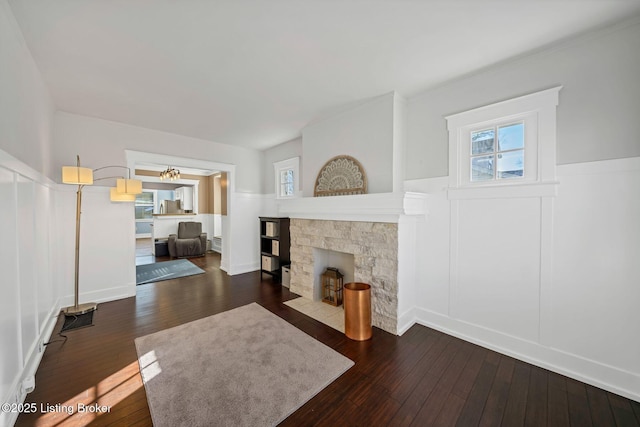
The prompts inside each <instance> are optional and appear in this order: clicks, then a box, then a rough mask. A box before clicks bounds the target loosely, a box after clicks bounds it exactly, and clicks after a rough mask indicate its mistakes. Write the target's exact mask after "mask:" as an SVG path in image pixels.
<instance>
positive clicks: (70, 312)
mask: <svg viewBox="0 0 640 427" xmlns="http://www.w3.org/2000/svg"><path fill="white" fill-rule="evenodd" d="M97 309H98V304H96V303H95V302H87V303H84V304H78V305H72V306H71V307H67V308H63V309H62V312H63V313H64V315H65V316H78V315H80V314H85V313H88V312H90V311H93V310H97Z"/></svg>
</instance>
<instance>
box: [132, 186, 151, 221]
mask: <svg viewBox="0 0 640 427" xmlns="http://www.w3.org/2000/svg"><path fill="white" fill-rule="evenodd" d="M153 197H154V192H153V191H148V190H143V191H142V193H140V194H136V203H135V210H136V219H153Z"/></svg>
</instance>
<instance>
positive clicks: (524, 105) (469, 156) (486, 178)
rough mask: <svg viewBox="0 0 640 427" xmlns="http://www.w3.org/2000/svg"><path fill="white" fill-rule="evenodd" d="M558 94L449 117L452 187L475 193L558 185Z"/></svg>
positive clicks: (527, 97)
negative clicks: (555, 181) (483, 189)
mask: <svg viewBox="0 0 640 427" xmlns="http://www.w3.org/2000/svg"><path fill="white" fill-rule="evenodd" d="M560 89H561V87H557V88H553V89H548V90H543V91H541V92H536V93H533V94H530V95H525V96H522V97H519V98H514V99H510V100H507V101H502V102H498V103H496V104H491V105H487V106H484V107H480V108H476V109H473V110H469V111H465V112H462V113H458V114H454V115H451V116H448V117H447V118H446V119H447V128H448V130H449V187H450V188H460V189H461V188H466V189H469V190H473V189H474V188H481V187H491V186H494V187H504V186H508V185H511V184H518V183H522V184H531V183H536V182H537V183H541V182H545V181H546V182H548V181H550V180H553V179H555V148H556V140H555V125H556V107H557V105H558V92H559V91H560Z"/></svg>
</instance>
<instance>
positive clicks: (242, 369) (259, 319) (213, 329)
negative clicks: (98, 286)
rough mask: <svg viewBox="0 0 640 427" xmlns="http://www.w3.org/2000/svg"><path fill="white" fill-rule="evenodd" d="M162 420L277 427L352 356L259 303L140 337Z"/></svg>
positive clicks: (151, 397) (141, 359) (150, 395)
mask: <svg viewBox="0 0 640 427" xmlns="http://www.w3.org/2000/svg"><path fill="white" fill-rule="evenodd" d="M135 344H136V349H137V352H138V363H139V364H140V372H141V374H142V379H143V382H144V386H145V389H146V392H147V400H148V402H149V408H150V410H151V418H152V419H153V425H154V426H155V427H162V426H171V427H173V426H218V425H220V426H271V425H276V424H278V423H279V422H280V421H282V420H284V419H285V418H286V417H288V416H289V415H290V414H292V413H293V412H294V411H295V410H296V409H298V408H299V407H300V406H302V405H303V404H304V403H305V402H307V401H308V400H309V399H311V398H312V397H313V396H315V395H316V394H317V393H319V392H320V391H321V390H322V389H324V388H325V387H326V386H327V385H329V384H330V383H331V382H333V381H334V380H335V379H336V378H338V377H339V376H340V375H342V373H344V372H345V371H346V370H347V369H349V368H350V367H351V366H353V362H352V361H351V360H349V359H348V358H346V357H344V356H342V355H341V354H339V353H337V352H336V351H334V350H333V349H331V348H329V347H327V346H326V345H324V344H322V343H321V342H319V341H317V340H316V339H314V338H312V337H310V336H309V335H307V334H305V333H304V332H302V331H300V330H299V329H297V328H296V327H294V326H292V325H291V324H289V323H287V322H286V321H285V320H283V319H281V318H280V317H278V316H276V315H275V314H273V313H271V312H270V311H268V310H266V309H264V308H262V307H261V306H259V305H258V304H256V303H252V304H249V305H245V306H243V307H239V308H236V309H233V310H230V311H226V312H224V313H220V314H216V315H214V316H210V317H207V318H204V319H200V320H196V321H194V322H190V323H186V324H184V325H180V326H177V327H175V328H171V329H166V330H164V331H160V332H156V333H154V334H151V335H146V336H144V337H140V338H137V339H136V340H135Z"/></svg>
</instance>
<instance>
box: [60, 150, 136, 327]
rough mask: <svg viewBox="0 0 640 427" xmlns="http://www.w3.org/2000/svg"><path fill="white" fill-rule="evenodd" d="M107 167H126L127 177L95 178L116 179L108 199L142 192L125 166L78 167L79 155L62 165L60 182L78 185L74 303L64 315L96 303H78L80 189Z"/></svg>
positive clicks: (125, 198) (128, 198) (129, 198)
mask: <svg viewBox="0 0 640 427" xmlns="http://www.w3.org/2000/svg"><path fill="white" fill-rule="evenodd" d="M107 168H122V169H127V177H126V178H125V177H123V176H106V177H103V178H97V179H95V181H100V180H104V179H116V187H114V188H111V189H110V199H111V201H112V202H134V201H135V200H136V194H140V193H142V182H141V181H139V180H137V179H131V170H130V169H129V168H127V167H125V166H104V167H101V168H98V169H89V168H83V167H80V156H76V166H63V167H62V182H63V183H64V184H74V185H77V186H78V190H77V191H76V253H75V282H74V304H73V305H72V306H70V307H66V308H64V309H63V310H62V311H63V312H64V315H65V316H78V315H80V314H84V313H88V312H90V311H93V310H95V309H96V308H97V307H98V305H97V304H96V303H94V302H88V303H84V304H79V302H78V299H79V296H80V288H79V279H78V277H79V272H80V215H81V214H82V189H83V188H84V186H85V185H93V182H94V179H93V173H94V172H97V171H100V170H103V169H107Z"/></svg>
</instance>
